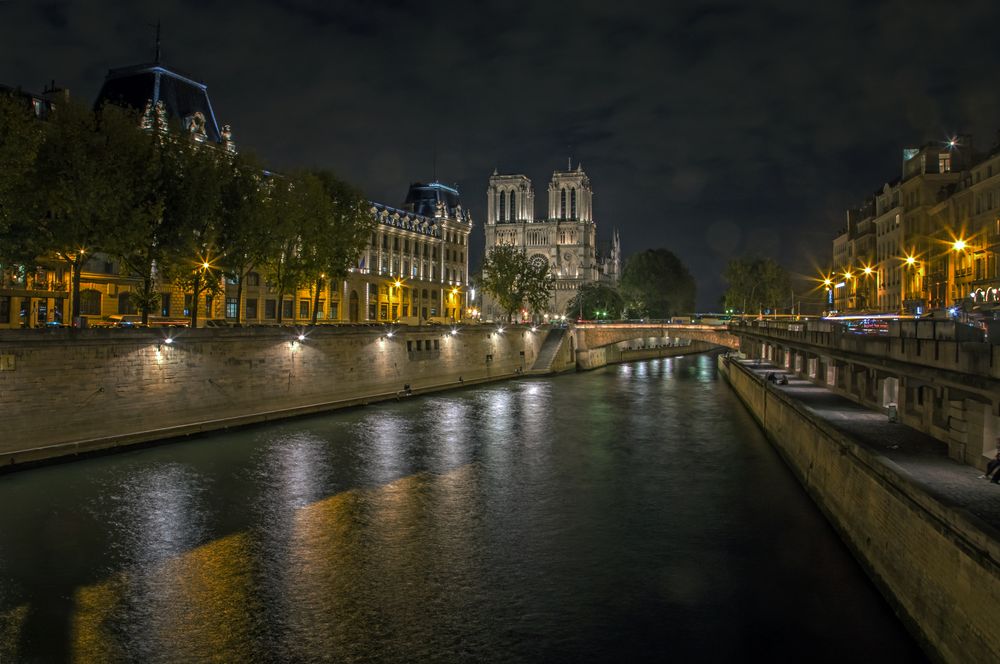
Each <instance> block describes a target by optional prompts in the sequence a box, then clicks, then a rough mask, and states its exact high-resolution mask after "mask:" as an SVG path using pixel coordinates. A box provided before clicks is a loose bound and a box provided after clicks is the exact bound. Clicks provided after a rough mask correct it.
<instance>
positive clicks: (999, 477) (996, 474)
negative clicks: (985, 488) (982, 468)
mask: <svg viewBox="0 0 1000 664" xmlns="http://www.w3.org/2000/svg"><path fill="white" fill-rule="evenodd" d="M990 475H993V479H992V480H991V481H992V482H993V484H1000V438H997V454H996V458H994V459H993V460H992V461H990V462H989V463H988V464H986V474H985V475H980V476H979V477H980V478H981V479H984V480H988V479H990Z"/></svg>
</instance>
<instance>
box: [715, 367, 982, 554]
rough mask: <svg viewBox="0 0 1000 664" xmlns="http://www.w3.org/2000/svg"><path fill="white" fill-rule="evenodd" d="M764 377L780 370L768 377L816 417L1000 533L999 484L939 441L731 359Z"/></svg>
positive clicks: (771, 385) (793, 379) (795, 380)
mask: <svg viewBox="0 0 1000 664" xmlns="http://www.w3.org/2000/svg"><path fill="white" fill-rule="evenodd" d="M730 361H738V362H740V364H741V365H742V366H743V367H745V368H746V369H748V370H750V371H751V372H754V373H756V374H757V375H759V376H760V377H761V378H764V377H765V376H766V375H767V374H768V373H769V372H774V373H775V374H776V375H779V376H780V375H784V376H786V377H787V378H788V384H787V385H777V384H774V383H768V387H769V389H773V390H776V391H781V392H784V393H785V394H787V395H788V396H790V397H792V398H794V399H796V400H798V401H799V402H800V403H801V404H802V405H804V406H805V407H806V408H808V409H809V410H810V411H811V412H812V413H814V414H815V415H817V416H818V417H820V418H822V419H824V420H826V421H827V422H828V423H829V424H831V425H832V426H834V427H835V428H837V429H840V430H841V431H843V432H844V433H846V434H848V435H850V436H851V437H852V438H853V439H854V440H855V441H856V442H857V443H859V444H860V445H863V446H864V447H866V448H868V449H870V450H871V451H873V452H876V453H878V454H880V455H882V456H883V457H885V458H886V459H888V460H889V461H891V462H892V463H893V464H895V466H896V467H897V469H898V470H899V474H900V475H902V476H905V477H907V478H908V479H909V480H911V481H912V482H913V483H914V484H915V485H916V486H919V487H920V488H921V489H922V490H923V491H925V492H926V493H927V494H928V495H929V496H931V497H933V498H934V499H936V500H938V501H939V502H941V503H942V504H944V505H948V506H950V507H953V508H955V509H959V510H963V511H965V512H966V513H967V514H969V515H972V516H974V517H975V519H976V520H978V521H980V522H981V523H982V524H983V525H984V526H985V528H984V530H991V531H992V532H991V533H990V534H991V535H992V536H993V537H994V539H1000V485H998V484H993V483H992V482H988V481H986V480H983V479H979V476H980V475H982V471H981V470H979V469H978V468H973V467H972V466H967V465H963V464H960V463H958V462H957V461H953V460H952V459H950V458H948V456H947V448H946V446H945V444H944V443H942V442H940V441H938V440H935V439H934V438H932V437H931V436H928V435H927V434H924V433H921V432H919V431H917V430H915V429H912V428H910V427H908V426H906V425H904V424H902V423H899V422H889V419H888V417H887V416H886V414H885V413H882V412H877V411H872V410H869V409H867V408H864V407H862V406H859V405H858V404H856V403H854V402H853V401H850V400H849V399H846V398H844V397H842V396H840V395H837V394H834V393H833V392H831V391H830V390H827V389H826V388H824V387H821V386H818V385H816V384H814V383H812V382H810V381H808V380H805V379H802V378H798V377H797V376H795V374H794V373H792V372H789V371H786V370H784V369H782V368H780V367H777V366H775V365H773V364H770V363H768V362H765V361H760V362H759V363H758V362H756V361H755V360H750V359H746V360H736V359H735V358H732V359H731V360H730Z"/></svg>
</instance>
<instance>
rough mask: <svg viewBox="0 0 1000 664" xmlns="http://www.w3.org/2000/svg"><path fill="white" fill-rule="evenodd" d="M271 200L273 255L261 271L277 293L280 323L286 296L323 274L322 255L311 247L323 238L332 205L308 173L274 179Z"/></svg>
mask: <svg viewBox="0 0 1000 664" xmlns="http://www.w3.org/2000/svg"><path fill="white" fill-rule="evenodd" d="M268 200H269V203H270V204H269V210H270V223H271V225H272V232H273V233H274V251H272V252H271V253H270V255H269V256H268V257H267V258H266V259H265V260H264V261H263V263H262V267H263V269H264V276H265V278H266V279H267V282H268V283H269V284H270V285H271V286H272V287H273V288H275V290H277V291H278V319H277V320H278V322H279V323H281V322H282V320H283V318H284V313H283V312H284V299H285V293H290V292H291V293H294V292H295V290H296V289H297V288H299V287H300V286H302V285H303V284H305V283H309V282H310V281H311V280H312V279H313V277H314V275H318V274H320V273H321V272H320V270H321V268H320V267H319V265H320V264H321V261H320V260H319V259H318V255H319V253H320V252H318V251H317V250H316V249H315V248H314V247H313V246H312V244H311V243H312V242H313V241H314V240H316V239H317V238H318V237H319V235H320V234H321V228H322V227H323V225H324V224H325V219H326V218H327V217H328V215H329V214H330V212H329V207H330V205H329V199H328V198H327V197H326V194H325V192H324V191H323V185H322V183H321V182H320V180H319V178H317V177H316V176H314V175H311V174H309V173H293V174H291V175H289V176H287V177H280V178H275V179H274V181H273V182H272V185H271V196H270V198H269V199H268Z"/></svg>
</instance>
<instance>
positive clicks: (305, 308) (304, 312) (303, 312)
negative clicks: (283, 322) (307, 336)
mask: <svg viewBox="0 0 1000 664" xmlns="http://www.w3.org/2000/svg"><path fill="white" fill-rule="evenodd" d="M299 318H309V300H299Z"/></svg>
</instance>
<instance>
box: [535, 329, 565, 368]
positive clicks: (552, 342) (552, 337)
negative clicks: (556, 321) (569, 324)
mask: <svg viewBox="0 0 1000 664" xmlns="http://www.w3.org/2000/svg"><path fill="white" fill-rule="evenodd" d="M565 340H566V328H564V327H554V328H552V329H550V330H549V334H548V336H547V337H545V341H544V342H543V343H542V347H541V348H540V349H539V351H538V357H536V358H535V364H534V365H533V366H532V367H531V373H533V374H536V373H537V374H547V373H551V372H552V362H553V361H554V360H555V359H556V355H558V354H559V349H561V348H562V345H563V342H564V341H565Z"/></svg>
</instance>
